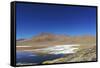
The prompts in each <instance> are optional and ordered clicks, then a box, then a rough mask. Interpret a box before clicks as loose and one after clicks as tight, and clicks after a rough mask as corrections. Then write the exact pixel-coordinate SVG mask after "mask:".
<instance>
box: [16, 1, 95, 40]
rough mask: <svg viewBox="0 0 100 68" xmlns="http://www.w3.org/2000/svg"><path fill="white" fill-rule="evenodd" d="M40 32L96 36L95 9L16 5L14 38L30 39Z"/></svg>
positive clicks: (27, 4)
mask: <svg viewBox="0 0 100 68" xmlns="http://www.w3.org/2000/svg"><path fill="white" fill-rule="evenodd" d="M41 32H47V33H53V34H64V35H71V36H76V35H77V36H78V35H96V8H95V7H80V6H68V5H66V6H61V5H46V4H30V3H17V4H16V38H17V39H21V38H31V37H33V36H35V35H37V34H39V33H41Z"/></svg>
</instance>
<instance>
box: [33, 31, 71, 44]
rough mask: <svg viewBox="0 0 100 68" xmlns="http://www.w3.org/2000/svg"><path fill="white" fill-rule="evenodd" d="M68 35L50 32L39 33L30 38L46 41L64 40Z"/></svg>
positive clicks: (36, 40)
mask: <svg viewBox="0 0 100 68" xmlns="http://www.w3.org/2000/svg"><path fill="white" fill-rule="evenodd" d="M69 37H70V36H67V35H66V36H65V35H56V34H51V33H44V32H43V33H40V34H38V35H37V36H35V37H33V38H32V40H33V41H35V42H46V41H64V40H67V39H68V38H69Z"/></svg>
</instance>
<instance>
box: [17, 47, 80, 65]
mask: <svg viewBox="0 0 100 68" xmlns="http://www.w3.org/2000/svg"><path fill="white" fill-rule="evenodd" d="M73 46H79V45H58V46H52V47H47V48H40V49H33V50H24V51H17V52H16V63H17V64H19V63H20V64H29V63H34V64H41V63H42V62H43V61H47V60H53V59H57V58H61V57H64V55H65V54H72V53H75V51H74V50H75V49H78V48H76V47H73ZM34 51H35V52H36V51H40V52H47V53H48V54H47V55H39V54H36V53H35V52H34Z"/></svg>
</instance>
